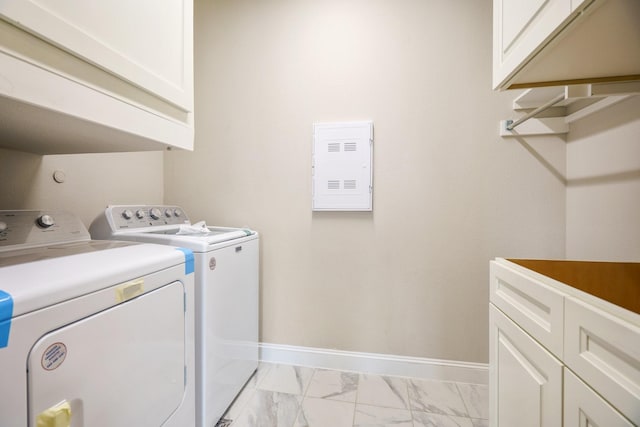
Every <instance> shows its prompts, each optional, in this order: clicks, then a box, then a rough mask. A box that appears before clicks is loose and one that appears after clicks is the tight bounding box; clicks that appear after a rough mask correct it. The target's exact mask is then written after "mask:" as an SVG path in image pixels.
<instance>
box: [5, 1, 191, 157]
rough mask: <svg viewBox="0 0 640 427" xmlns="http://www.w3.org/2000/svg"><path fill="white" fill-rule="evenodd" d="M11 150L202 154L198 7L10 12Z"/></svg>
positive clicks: (16, 4) (23, 4)
mask: <svg viewBox="0 0 640 427" xmlns="http://www.w3.org/2000/svg"><path fill="white" fill-rule="evenodd" d="M0 18H2V19H0V120H2V122H3V126H2V127H1V129H2V130H0V140H2V141H3V143H2V146H3V147H5V148H12V149H17V150H23V151H32V152H37V153H42V154H49V153H82V152H107V151H142V150H159V149H163V148H165V147H178V148H183V149H193V1H192V0H136V1H128V0H111V1H108V2H86V1H82V0H66V1H64V2H60V1H55V0H7V1H3V2H2V3H0Z"/></svg>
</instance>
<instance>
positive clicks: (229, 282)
mask: <svg viewBox="0 0 640 427" xmlns="http://www.w3.org/2000/svg"><path fill="white" fill-rule="evenodd" d="M90 232H91V235H92V236H93V237H94V238H96V239H117V240H133V241H138V242H153V243H163V244H167V245H173V246H180V247H184V248H188V249H190V250H192V251H193V254H194V259H195V274H196V278H195V283H196V285H195V288H196V425H197V426H198V427H214V426H215V425H216V423H217V422H218V421H219V419H220V418H221V417H222V415H223V414H224V412H225V410H226V409H227V408H228V407H229V405H230V404H231V403H232V402H233V400H234V399H235V397H236V396H237V394H238V393H239V392H240V390H241V389H242V387H243V386H244V384H245V383H246V382H247V380H248V379H249V378H250V377H251V375H252V374H253V372H254V371H255V370H256V368H257V366H258V292H259V291H258V265H259V237H258V233H256V232H255V231H252V230H248V229H241V228H227V227H204V226H203V227H194V226H193V225H192V224H191V222H190V221H189V218H188V216H187V215H186V213H185V212H184V210H182V209H181V208H180V207H178V206H137V205H135V206H109V207H107V208H106V209H105V211H104V212H103V213H102V214H101V215H100V216H98V217H97V218H96V219H95V220H94V222H93V223H92V224H91V227H90Z"/></svg>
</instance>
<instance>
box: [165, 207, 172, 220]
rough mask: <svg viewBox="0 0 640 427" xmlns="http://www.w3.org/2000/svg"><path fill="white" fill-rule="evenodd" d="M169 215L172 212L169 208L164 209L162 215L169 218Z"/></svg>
mask: <svg viewBox="0 0 640 427" xmlns="http://www.w3.org/2000/svg"><path fill="white" fill-rule="evenodd" d="M171 215H173V213H171V209H165V211H164V216H166V217H167V218H171Z"/></svg>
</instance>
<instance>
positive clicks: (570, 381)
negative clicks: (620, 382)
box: [564, 368, 635, 427]
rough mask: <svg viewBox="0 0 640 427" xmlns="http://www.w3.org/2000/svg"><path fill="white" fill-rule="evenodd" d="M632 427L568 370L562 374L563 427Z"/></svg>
mask: <svg viewBox="0 0 640 427" xmlns="http://www.w3.org/2000/svg"><path fill="white" fill-rule="evenodd" d="M593 425H595V426H606V427H633V426H634V425H635V424H632V423H631V422H630V421H629V420H627V419H626V418H625V417H623V416H622V415H621V414H620V413H619V412H618V411H616V410H615V408H613V407H612V406H611V405H609V404H608V403H607V402H605V401H604V399H602V398H601V397H600V396H598V394H597V393H596V392H595V391H593V390H592V389H591V388H589V386H587V385H586V384H585V383H583V382H582V381H580V379H579V378H578V377H576V376H575V375H574V374H573V373H572V372H571V371H570V370H568V369H566V368H565V372H564V426H565V427H589V426H593Z"/></svg>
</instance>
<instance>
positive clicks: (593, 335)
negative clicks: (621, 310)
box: [564, 298, 640, 425]
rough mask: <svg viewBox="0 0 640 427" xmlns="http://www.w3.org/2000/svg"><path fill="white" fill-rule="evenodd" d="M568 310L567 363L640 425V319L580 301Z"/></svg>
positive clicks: (572, 300)
mask: <svg viewBox="0 0 640 427" xmlns="http://www.w3.org/2000/svg"><path fill="white" fill-rule="evenodd" d="M565 308H566V311H565V359H564V362H565V364H566V365H567V366H568V367H569V368H570V369H571V370H572V371H573V372H575V373H576V374H578V375H579V376H580V378H582V379H583V380H584V381H586V382H587V384H589V385H590V386H591V387H593V388H594V389H595V390H597V391H598V394H600V395H601V396H602V397H603V398H605V399H606V400H607V401H609V402H611V404H612V405H614V406H615V407H616V408H617V409H618V410H619V411H620V412H621V413H622V414H624V415H625V416H626V417H627V418H629V419H630V420H631V421H633V422H634V423H636V424H640V319H638V317H640V316H638V317H636V323H632V322H630V321H627V320H624V319H622V318H620V317H617V316H613V315H611V314H610V313H607V312H605V311H603V310H599V309H597V308H595V307H593V306H591V305H588V304H585V303H584V302H582V301H580V300H578V299H576V298H566V301H565ZM629 317H630V316H629ZM630 320H631V318H630ZM598 425H603V424H598ZM604 425H608V424H604Z"/></svg>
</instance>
